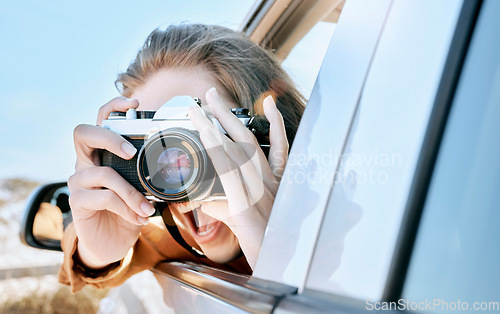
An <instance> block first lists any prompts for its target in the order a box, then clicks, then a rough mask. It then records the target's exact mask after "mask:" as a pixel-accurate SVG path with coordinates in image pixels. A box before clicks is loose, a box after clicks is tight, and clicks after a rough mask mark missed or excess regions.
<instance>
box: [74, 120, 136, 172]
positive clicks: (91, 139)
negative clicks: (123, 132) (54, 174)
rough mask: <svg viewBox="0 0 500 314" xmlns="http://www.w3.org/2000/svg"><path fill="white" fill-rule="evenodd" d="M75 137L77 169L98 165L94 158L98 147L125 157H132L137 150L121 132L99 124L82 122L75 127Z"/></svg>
mask: <svg viewBox="0 0 500 314" xmlns="http://www.w3.org/2000/svg"><path fill="white" fill-rule="evenodd" d="M73 137H74V141H75V150H76V158H77V161H76V169H77V170H80V169H83V168H87V167H90V166H94V165H96V160H95V158H93V157H94V155H93V153H94V151H95V149H96V148H100V149H106V150H108V151H110V152H111V153H113V154H115V155H117V156H119V157H121V158H123V159H131V158H132V157H134V155H135V153H136V152H137V149H136V148H135V147H134V146H133V145H132V144H130V143H129V142H127V141H126V140H125V139H124V138H123V137H121V136H120V135H119V134H117V133H115V132H113V131H110V130H107V129H104V128H101V127H99V126H93V125H88V124H80V125H79V126H77V127H76V128H75V131H74V133H73Z"/></svg>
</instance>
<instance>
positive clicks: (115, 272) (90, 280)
mask: <svg viewBox="0 0 500 314" xmlns="http://www.w3.org/2000/svg"><path fill="white" fill-rule="evenodd" d="M182 237H183V239H184V240H185V242H186V243H188V244H189V245H191V246H193V247H197V245H196V242H195V241H194V239H193V238H192V237H190V236H189V235H188V234H182ZM77 243H78V238H77V236H76V231H75V228H74V225H73V224H70V225H69V226H68V227H67V228H66V230H65V232H64V238H63V240H62V243H61V246H62V249H63V251H64V261H63V264H62V265H61V268H60V270H59V282H61V283H63V284H66V285H70V286H71V289H72V291H73V292H76V291H78V290H80V289H81V288H83V286H85V285H86V284H90V285H93V286H95V287H97V288H105V287H116V286H118V285H120V284H122V283H123V282H124V281H125V280H127V279H128V278H129V277H131V276H132V275H134V274H136V273H138V272H141V271H143V270H147V269H151V268H153V267H154V266H155V265H156V264H158V263H159V262H164V261H191V262H195V263H199V264H204V265H208V266H211V267H215V268H219V269H223V270H229V271H233V272H237V273H241V274H251V273H252V269H251V268H250V266H249V265H248V262H247V260H246V258H245V257H244V256H243V255H241V256H240V257H238V258H237V259H236V260H234V261H231V262H229V263H226V264H219V263H215V262H212V261H211V260H209V259H208V258H206V257H195V256H194V255H193V254H192V253H191V252H190V251H188V250H186V249H185V248H184V247H182V246H181V245H180V244H179V243H177V241H176V240H175V239H174V238H173V237H172V235H170V233H169V231H168V230H167V228H166V226H165V224H164V222H163V220H162V218H161V217H153V218H150V223H149V224H147V225H145V226H144V227H143V228H142V230H141V234H140V235H139V239H138V240H137V242H136V243H135V245H134V246H133V247H132V248H131V249H130V251H129V252H128V254H127V256H126V257H125V258H124V259H123V260H121V261H120V262H119V263H116V265H114V266H113V267H112V268H111V269H108V270H106V271H104V272H102V273H99V274H97V275H89V274H86V273H84V271H83V270H82V268H81V267H79V264H78V261H77V260H75V258H74V255H75V252H76V248H77Z"/></svg>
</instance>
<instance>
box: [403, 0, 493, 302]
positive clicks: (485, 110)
mask: <svg viewBox="0 0 500 314" xmlns="http://www.w3.org/2000/svg"><path fill="white" fill-rule="evenodd" d="M499 14H500V2H498V1H495V0H493V1H491V0H490V1H485V2H484V3H483V6H482V8H481V13H480V15H479V18H478V22H477V24H476V28H475V34H474V36H473V37H472V41H471V45H470V48H469V52H468V56H467V58H466V60H465V63H464V68H463V71H462V75H461V79H460V81H459V85H458V87H457V92H456V94H455V100H454V103H453V104H452V108H451V111H450V115H449V118H448V124H447V126H446V130H445V133H444V136H443V140H442V144H441V148H440V152H439V154H438V157H437V161H436V165H435V170H434V174H433V177H432V179H431V184H430V187H429V192H428V196H427V200H426V203H425V205H424V211H423V215H422V220H421V223H420V227H419V233H418V235H417V238H416V242H415V248H414V252H413V255H412V258H411V262H410V267H409V270H408V275H407V280H406V285H405V287H404V290H403V299H406V300H410V301H414V302H416V303H415V304H418V303H417V302H422V301H424V302H425V301H427V302H430V303H432V307H428V308H426V310H431V311H434V312H443V311H446V310H454V309H458V310H466V309H469V310H472V309H475V310H479V309H480V310H496V311H498V310H500V302H499V301H500V297H499V292H500V284H499V278H500V268H499V267H498V265H500V251H499V250H498V239H500V229H499V228H498V223H499V222H500V211H499V208H500V206H499V204H500V194H499V193H498V188H499V187H500V163H499V160H500V124H499V123H498V121H499V120H500V40H499V38H498V29H500V20H498V15H499ZM495 301H496V302H495ZM476 302H477V303H476ZM490 302H491V303H490Z"/></svg>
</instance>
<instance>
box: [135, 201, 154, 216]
mask: <svg viewBox="0 0 500 314" xmlns="http://www.w3.org/2000/svg"><path fill="white" fill-rule="evenodd" d="M139 207H140V208H141V210H142V212H143V213H144V214H146V215H148V216H151V215H153V214H154V213H155V208H154V207H153V205H151V204H150V203H149V202H142V203H141V205H140V206H139Z"/></svg>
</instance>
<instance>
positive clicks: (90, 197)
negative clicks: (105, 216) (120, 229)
mask: <svg viewBox="0 0 500 314" xmlns="http://www.w3.org/2000/svg"><path fill="white" fill-rule="evenodd" d="M69 200H70V205H71V209H72V211H73V215H75V217H78V216H79V215H82V214H83V215H84V216H83V217H82V216H80V217H81V218H83V219H86V218H90V217H92V216H93V215H95V212H96V211H103V210H107V211H110V212H112V213H114V214H116V215H118V216H120V217H121V218H123V219H124V220H126V221H128V222H129V223H131V224H134V225H145V224H147V222H148V220H147V218H145V217H141V216H139V215H137V213H135V212H134V211H133V210H132V209H131V208H129V207H128V206H127V204H125V202H123V200H122V199H121V198H120V197H119V196H118V195H117V194H116V193H115V192H113V191H111V190H86V189H82V190H79V191H77V192H75V193H71V195H70V198H69ZM85 211H87V212H88V216H87V217H86V216H85Z"/></svg>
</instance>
